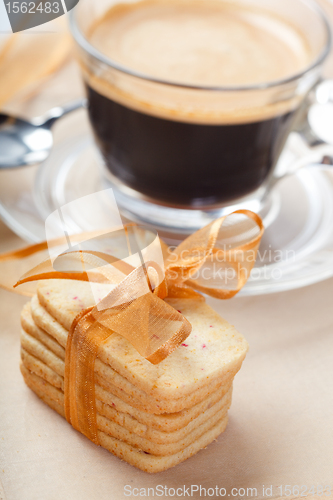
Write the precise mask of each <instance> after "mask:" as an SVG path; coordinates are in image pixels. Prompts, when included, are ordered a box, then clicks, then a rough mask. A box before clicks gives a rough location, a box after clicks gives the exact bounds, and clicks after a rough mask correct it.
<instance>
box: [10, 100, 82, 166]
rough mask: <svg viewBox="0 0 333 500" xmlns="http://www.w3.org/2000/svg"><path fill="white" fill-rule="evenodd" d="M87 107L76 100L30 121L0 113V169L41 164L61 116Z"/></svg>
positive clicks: (46, 155)
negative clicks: (53, 129)
mask: <svg viewBox="0 0 333 500" xmlns="http://www.w3.org/2000/svg"><path fill="white" fill-rule="evenodd" d="M86 105H87V101H86V99H79V100H77V101H74V102H71V103H70V104H67V105H65V106H58V107H56V108H53V109H51V110H50V111H48V112H47V113H46V114H45V115H44V116H41V117H38V118H33V119H32V120H31V121H27V120H22V119H21V118H16V117H13V116H9V115H5V114H2V113H0V169H5V168H15V167H22V166H25V165H32V164H34V163H39V162H41V161H44V160H45V159H46V158H47V157H48V155H49V154H50V151H51V148H52V145H53V135H52V132H51V128H52V126H53V124H54V123H55V122H56V121H57V120H58V119H59V118H61V117H62V116H64V115H67V114H68V113H71V112H72V111H75V110H76V109H79V108H82V107H86Z"/></svg>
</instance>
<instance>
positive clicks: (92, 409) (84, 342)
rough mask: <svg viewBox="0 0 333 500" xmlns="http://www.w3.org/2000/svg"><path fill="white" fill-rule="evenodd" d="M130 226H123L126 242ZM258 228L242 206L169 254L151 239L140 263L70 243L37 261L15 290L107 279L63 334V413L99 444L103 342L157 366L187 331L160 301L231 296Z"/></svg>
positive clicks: (27, 252)
mask: <svg viewBox="0 0 333 500" xmlns="http://www.w3.org/2000/svg"><path fill="white" fill-rule="evenodd" d="M135 228H136V226H135V225H129V226H127V227H126V228H125V235H126V239H127V242H129V240H130V239H131V236H133V235H132V234H131V231H132V232H133V230H135ZM263 231H264V229H263V224H262V221H261V219H260V217H259V216H258V215H256V214H254V213H253V212H250V211H247V210H239V211H237V212H234V213H232V214H230V215H228V216H226V217H222V218H220V219H217V220H216V221H213V222H212V223H211V224H209V225H208V226H206V227H204V228H202V229H200V230H199V231H197V232H195V233H194V234H192V235H191V236H189V237H188V238H186V239H185V240H184V241H183V242H182V243H181V244H180V245H179V246H178V247H177V248H176V249H175V250H173V251H172V252H170V251H168V250H169V249H168V247H167V246H166V245H165V244H164V243H163V242H160V240H159V238H158V237H157V238H155V239H154V240H153V241H152V242H151V243H150V245H149V246H148V247H147V248H148V249H147V248H146V249H145V250H144V251H142V252H137V254H136V259H138V256H139V262H140V265H133V263H132V264H131V263H130V262H129V260H130V259H122V260H121V259H119V258H116V257H114V256H112V255H109V253H106V252H101V251H100V250H91V249H88V250H85V249H75V248H74V249H71V250H70V251H67V252H64V253H61V254H60V255H59V256H58V257H57V258H55V259H54V260H53V261H52V259H48V260H46V261H44V262H42V263H41V264H38V265H37V266H35V267H34V268H33V269H32V270H30V271H29V272H28V273H26V274H25V275H24V276H23V277H22V278H21V279H20V280H19V281H18V282H17V284H16V285H15V287H16V286H18V285H22V284H24V283H30V282H33V281H36V280H44V279H73V280H81V281H82V280H83V281H90V282H99V283H107V284H109V285H110V284H111V286H110V289H109V291H108V293H107V295H106V296H105V297H104V298H103V299H102V300H101V301H100V302H99V303H98V304H97V305H95V306H94V307H90V308H88V309H86V310H84V311H83V312H82V313H80V314H79V315H78V316H77V317H76V318H75V319H74V321H73V324H72V326H71V329H70V331H69V334H68V339H67V345H66V359H65V385H64V393H65V415H66V419H67V420H68V422H70V423H71V424H72V425H73V427H74V428H75V429H77V430H79V431H80V432H81V433H83V434H84V435H86V436H87V437H88V438H89V439H90V440H91V441H93V442H95V443H97V444H98V433H97V424H96V404H95V383H94V365H95V359H96V356H97V352H98V348H99V346H100V344H101V343H102V342H104V341H106V340H107V339H108V338H109V337H110V335H113V334H114V333H117V334H119V335H122V336H123V337H124V338H126V339H127V340H128V341H129V342H130V343H131V344H132V345H133V346H134V347H135V349H137V351H138V352H139V353H140V354H141V355H142V356H143V357H145V358H146V359H147V360H148V361H150V362H151V363H153V364H157V363H160V362H161V361H162V360H163V359H165V358H166V357H167V356H168V355H169V354H170V353H171V352H172V351H174V350H175V349H176V348H177V347H178V346H179V345H180V344H181V343H182V342H183V341H184V340H185V339H186V338H187V337H188V335H189V334H190V332H191V325H190V323H189V322H188V320H187V319H186V318H185V317H184V316H183V315H182V314H181V313H180V312H179V311H176V310H175V309H174V308H173V307H172V306H171V305H170V304H168V303H167V302H165V301H164V300H163V299H165V298H166V297H168V298H192V299H196V300H204V298H203V296H202V295H201V294H200V293H198V291H200V292H203V293H205V294H207V295H210V296H213V297H216V298H220V299H228V298H231V297H233V296H234V295H236V293H237V292H238V291H239V290H240V289H241V288H242V287H243V286H244V284H245V283H246V281H247V279H248V277H249V275H250V272H251V269H252V268H253V265H254V263H255V259H256V254H257V250H258V247H259V244H260V240H261V237H262V234H263ZM84 236H85V237H87V234H85V235H84ZM90 236H93V234H92V233H90ZM143 236H145V231H143ZM90 241H93V240H90ZM59 243H61V242H59V241H56V242H54V245H57V244H59ZM88 244H89V241H88ZM46 248H47V246H46V243H42V244H39V245H34V246H31V247H28V248H26V249H23V250H21V251H18V252H11V253H9V254H7V255H4V256H2V257H1V258H0V263H2V262H4V263H7V264H8V263H9V262H11V263H12V264H13V263H14V265H15V263H16V262H17V260H18V259H19V260H22V259H28V260H29V258H31V257H34V258H35V257H36V256H38V255H40V253H41V252H45V250H46ZM161 248H162V251H163V254H164V255H163V257H162V253H161ZM129 249H130V247H129ZM159 250H160V251H159ZM129 253H131V252H129ZM132 260H133V259H132ZM134 261H135V259H134ZM163 267H164V269H163ZM59 269H60V270H59Z"/></svg>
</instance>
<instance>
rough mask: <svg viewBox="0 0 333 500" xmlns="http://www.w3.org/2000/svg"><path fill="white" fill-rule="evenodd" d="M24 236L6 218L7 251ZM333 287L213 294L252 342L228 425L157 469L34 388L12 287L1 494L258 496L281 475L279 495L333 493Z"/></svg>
mask: <svg viewBox="0 0 333 500" xmlns="http://www.w3.org/2000/svg"><path fill="white" fill-rule="evenodd" d="M19 244H20V241H19V239H18V238H17V237H15V236H14V235H13V234H12V233H11V232H10V231H9V230H8V229H6V228H5V227H4V226H3V225H2V224H1V225H0V250H1V251H4V250H8V249H9V248H14V247H15V246H18V245H19ZM332 296H333V280H332V279H331V280H327V281H324V282H322V283H319V284H316V285H313V286H310V287H306V288H303V289H300V290H294V291H291V292H284V293H279V294H273V295H267V296H261V297H248V298H245V297H244V298H242V297H236V298H235V299H232V300H230V301H224V302H220V301H218V300H214V299H209V304H210V305H212V306H213V307H214V308H215V309H216V310H217V311H218V312H219V313H220V314H221V315H222V316H223V317H225V318H226V319H227V320H228V321H230V322H231V323H232V324H234V325H235V326H236V328H237V329H239V331H241V332H242V333H243V334H244V335H245V337H246V338H247V340H248V342H249V344H250V351H249V353H248V355H247V358H246V360H245V362H244V364H243V367H242V369H241V370H240V372H239V374H238V376H237V377H236V380H235V386H234V397H233V404H232V406H231V410H230V413H229V415H230V420H229V424H228V427H227V430H226V431H225V433H224V434H222V435H221V436H220V437H219V438H218V439H217V441H216V442H214V443H212V444H211V445H210V446H208V447H207V448H206V449H205V450H202V451H200V452H199V453H198V454H197V455H196V456H194V457H192V458H190V459H189V460H187V461H186V462H185V463H183V464H181V465H178V466H177V467H176V468H174V469H170V470H169V471H166V472H163V473H160V474H156V475H152V476H150V475H148V474H146V473H144V472H141V471H139V470H136V469H135V468H134V467H131V466H129V465H127V464H126V463H125V462H121V461H120V460H119V459H118V458H116V457H114V456H113V455H111V454H110V453H108V452H107V451H105V450H103V449H102V448H99V447H97V446H95V445H94V444H93V443H91V442H90V441H88V440H87V439H86V438H85V437H83V436H82V435H80V434H79V433H77V432H76V431H74V430H73V429H72V428H71V427H70V426H69V425H68V424H67V422H66V421H65V420H64V419H63V418H61V417H60V416H59V415H57V414H56V413H55V412H53V411H52V410H51V409H50V408H48V407H47V406H46V405H45V404H44V403H42V402H41V401H40V400H39V399H38V398H37V397H36V396H35V395H34V394H33V393H32V392H31V391H30V390H29V389H28V388H27V387H26V386H25V384H24V382H23V379H22V376H21V374H20V371H19V358H20V354H19V352H20V346H19V336H20V321H19V315H20V310H21V308H22V306H23V304H24V303H25V301H26V299H25V298H23V297H19V296H16V295H14V294H10V293H8V292H6V291H2V290H1V291H0V318H1V331H0V381H1V382H0V402H1V403H0V405H1V406H0V479H1V482H2V487H3V492H2V491H1V487H0V499H1V500H3V499H6V500H39V499H40V500H60V499H61V500H95V499H96V500H118V499H122V498H127V497H126V496H125V495H124V486H125V485H131V487H132V488H134V487H138V488H146V490H147V489H148V488H149V487H150V488H154V487H156V486H157V485H163V486H167V487H168V488H176V487H183V485H185V486H186V487H189V486H190V485H191V484H193V485H196V484H198V485H201V486H202V487H204V488H207V489H208V488H210V487H212V488H215V486H219V487H220V488H222V487H223V488H226V490H227V492H228V493H230V492H231V489H232V488H241V487H244V488H257V490H258V495H257V497H256V498H258V499H261V498H263V495H262V487H263V485H265V487H269V486H271V485H273V490H272V491H273V498H277V497H279V490H278V489H277V486H279V485H295V484H298V485H303V484H304V485H309V486H311V485H312V484H316V485H320V484H322V485H331V487H332V491H333V456H332V447H333V419H332V417H333V400H332V393H333V363H332V353H333V307H332ZM128 498H130V497H128ZM132 498H134V497H132ZM150 498H152V497H150ZM155 498H156V496H155ZM175 498H177V497H175ZM192 498H200V496H199V493H197V494H194V495H193V497H192ZM214 498H215V497H214ZM216 498H218V497H216ZM245 498H250V496H248V497H245ZM266 498H267V497H266ZM311 498H314V497H311ZM322 498H329V496H325V497H322ZM330 498H333V495H331V496H330Z"/></svg>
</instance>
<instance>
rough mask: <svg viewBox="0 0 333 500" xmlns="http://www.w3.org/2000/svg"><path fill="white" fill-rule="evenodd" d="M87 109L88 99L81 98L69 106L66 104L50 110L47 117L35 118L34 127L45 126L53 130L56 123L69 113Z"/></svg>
mask: <svg viewBox="0 0 333 500" xmlns="http://www.w3.org/2000/svg"><path fill="white" fill-rule="evenodd" d="M86 107H87V99H85V98H81V99H77V100H76V101H72V102H70V103H68V104H65V105H64V106H57V107H55V108H52V109H50V111H48V112H47V113H46V114H45V115H43V116H41V117H38V118H34V119H33V120H32V123H33V125H36V126H41V125H42V126H43V127H46V128H51V127H52V126H53V125H54V123H55V122H56V121H57V120H58V119H59V118H61V117H62V116H65V115H67V114H68V113H71V112H72V111H76V110H77V109H80V108H86Z"/></svg>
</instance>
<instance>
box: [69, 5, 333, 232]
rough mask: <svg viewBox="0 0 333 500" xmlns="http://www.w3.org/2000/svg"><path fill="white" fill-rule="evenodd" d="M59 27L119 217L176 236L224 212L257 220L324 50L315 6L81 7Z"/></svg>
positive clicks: (324, 32)
mask: <svg viewBox="0 0 333 500" xmlns="http://www.w3.org/2000/svg"><path fill="white" fill-rule="evenodd" d="M71 29H72V33H73V35H74V38H75V40H76V42H77V45H78V49H79V50H78V57H79V60H80V65H81V68H82V72H83V78H84V82H85V86H86V90H87V95H88V103H89V107H88V109H89V117H90V122H91V125H92V129H93V132H94V136H95V139H96V143H97V146H98V149H99V151H100V153H101V155H102V158H103V160H104V165H105V167H104V169H103V174H104V175H105V177H106V179H107V182H108V185H109V186H110V185H111V187H113V189H114V193H115V196H116V199H117V202H118V205H119V208H120V210H121V211H122V212H123V214H124V215H125V216H127V217H128V218H130V219H132V220H136V221H139V222H144V223H148V224H152V225H154V226H156V227H158V228H164V229H170V230H172V231H176V232H177V231H178V232H183V233H186V232H191V231H193V230H195V229H197V228H199V227H201V226H202V225H204V224H207V223H208V222H209V221H210V220H211V219H213V218H216V217H218V216H221V215H224V214H226V213H229V212H230V211H232V210H233V209H234V208H235V207H237V208H238V207H240V208H250V209H255V210H256V211H259V212H260V209H261V207H262V206H263V203H264V202H265V200H267V198H268V195H269V193H270V190H271V186H272V185H273V184H274V182H273V180H274V177H275V170H276V164H277V161H278V159H279V157H280V154H281V151H282V149H283V147H284V145H285V142H286V140H287V138H288V136H289V133H290V132H291V130H292V129H293V126H294V123H295V121H296V119H297V115H298V112H299V110H300V107H301V105H302V103H303V102H304V100H305V98H306V96H307V95H308V93H309V91H310V90H311V89H312V88H313V87H314V86H315V85H316V83H317V82H318V81H319V79H320V72H321V68H322V65H323V62H324V60H325V58H326V56H327V54H328V52H329V48H330V40H331V37H330V29H329V25H328V22H327V19H326V17H325V15H324V13H323V12H322V11H321V9H320V8H319V7H318V6H317V4H315V3H314V2H312V1H311V0H270V1H269V2H266V1H265V2H264V1H263V0H237V1H236V2H231V1H229V0H177V2H175V1H173V0H171V1H170V0H168V1H167V0H142V1H130V2H125V1H124V0H123V1H115V0H105V1H99V2H91V0H81V1H80V3H79V5H78V6H77V7H76V8H75V10H74V12H73V13H72V17H71ZM221 82H222V83H221Z"/></svg>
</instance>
